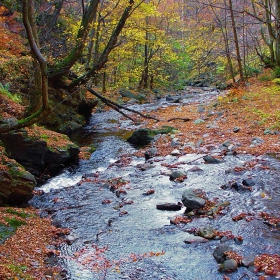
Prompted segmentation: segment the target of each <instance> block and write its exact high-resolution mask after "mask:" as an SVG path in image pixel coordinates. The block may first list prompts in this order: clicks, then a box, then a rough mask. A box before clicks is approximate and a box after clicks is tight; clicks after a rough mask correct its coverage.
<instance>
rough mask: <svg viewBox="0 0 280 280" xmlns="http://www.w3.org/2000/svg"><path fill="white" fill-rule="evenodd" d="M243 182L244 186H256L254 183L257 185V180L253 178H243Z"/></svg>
mask: <svg viewBox="0 0 280 280" xmlns="http://www.w3.org/2000/svg"><path fill="white" fill-rule="evenodd" d="M242 184H243V185H244V186H248V187H251V186H254V185H255V182H254V180H252V179H244V180H242Z"/></svg>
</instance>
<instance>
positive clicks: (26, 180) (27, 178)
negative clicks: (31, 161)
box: [0, 146, 36, 206]
mask: <svg viewBox="0 0 280 280" xmlns="http://www.w3.org/2000/svg"><path fill="white" fill-rule="evenodd" d="M35 185H36V180H35V178H34V176H33V175H32V174H30V173H29V172H28V171H26V170H25V169H24V167H23V166H21V165H20V164H18V163H17V162H16V161H15V160H12V159H10V158H8V157H7V155H6V153H5V151H4V148H3V147H1V146H0V206H3V205H16V206H19V205H22V204H24V203H26V202H28V201H29V200H30V199H31V198H32V196H33V189H34V187H35Z"/></svg>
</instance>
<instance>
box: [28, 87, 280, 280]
mask: <svg viewBox="0 0 280 280" xmlns="http://www.w3.org/2000/svg"><path fill="white" fill-rule="evenodd" d="M217 94H218V92H216V91H213V90H212V91H211V90H204V91H201V92H199V93H190V92H188V94H186V95H185V96H183V103H184V102H185V103H191V102H200V103H203V102H208V101H209V100H211V98H213V97H215V96H217ZM163 106H174V103H172V100H170V101H166V99H162V100H157V101H155V103H154V104H143V105H133V106H132V108H135V109H137V110H146V111H148V110H152V109H156V108H159V107H163ZM176 106H177V105H176ZM119 119H120V115H119V114H118V113H117V112H114V111H100V112H96V113H95V114H94V115H93V116H92V118H91V120H90V122H89V123H88V125H87V126H86V127H85V128H84V129H83V130H82V131H79V132H77V133H76V134H75V135H73V139H72V140H73V141H76V142H78V143H79V144H80V145H89V144H95V145H96V147H97V149H96V151H95V152H94V153H93V154H92V156H91V158H90V160H83V161H81V162H80V164H79V165H78V166H76V167H72V168H70V169H67V170H65V171H64V172H63V173H62V174H60V175H58V176H57V177H55V178H53V179H51V180H49V181H48V182H47V183H46V184H45V185H43V186H41V187H40V188H39V189H41V190H43V191H44V193H43V194H42V195H40V196H35V197H34V198H33V199H32V200H31V201H30V204H31V205H32V206H34V207H37V208H39V209H40V210H41V215H42V216H48V215H50V216H51V218H52V220H53V223H54V224H55V225H56V226H59V227H62V228H69V229H70V234H69V235H68V236H66V241H67V242H66V244H63V245H61V247H60V248H58V249H59V250H60V255H59V256H57V257H56V259H55V262H56V263H57V265H59V266H60V267H61V268H62V269H63V270H65V279H69V280H70V279H71V280H87V279H88V280H90V279H143V280H144V279H145V280H146V279H154V280H157V279H164V280H171V279H172V280H202V279H203V280H213V279H214V280H219V279H221V280H222V279H224V275H227V276H228V277H229V278H230V279H231V280H239V279H243V280H244V279H256V280H257V279H259V276H260V275H262V273H256V272H255V271H254V267H253V266H251V267H250V266H249V267H245V266H241V267H239V268H238V269H237V271H234V272H232V273H221V272H219V271H218V268H219V264H218V263H217V262H216V260H215V258H214V257H213V251H214V250H215V248H216V247H217V246H218V245H219V244H221V243H226V244H229V245H230V246H231V247H232V248H233V250H234V251H236V252H238V253H239V254H240V255H242V256H244V257H245V256H246V257H250V256H256V255H259V254H263V253H268V254H278V253H279V252H280V230H279V228H278V227H277V226H274V227H272V226H271V225H268V224H267V223H265V222H264V220H263V219H261V218H260V217H259V216H258V215H257V214H260V213H261V212H266V213H269V214H270V215H272V216H275V217H279V212H280V211H279V210H280V209H279V201H280V189H279V182H280V172H279V170H280V163H279V161H278V160H277V159H274V158H272V157H268V156H259V157H255V156H251V155H228V156H225V158H224V161H223V162H221V163H219V164H205V161H204V160H203V158H202V156H203V155H201V154H186V155H181V156H172V155H168V156H166V157H161V156H155V157H153V158H151V159H149V160H148V161H145V158H144V155H143V157H136V156H133V153H134V152H135V148H134V147H133V146H131V145H130V144H129V143H128V142H127V141H126V139H127V137H128V136H129V134H131V132H130V130H135V129H137V128H139V127H141V126H135V125H133V124H132V122H130V121H129V120H122V121H120V120H119ZM142 126H144V125H143V124H142ZM160 137H166V136H164V135H162V136H160ZM253 161H254V162H257V164H255V165H254V166H253V167H252V168H251V169H249V170H247V169H246V170H244V171H243V172H234V168H235V167H241V166H244V164H245V163H246V162H253ZM170 166H176V169H179V170H183V171H184V172H185V173H186V174H187V178H186V179H185V180H183V181H182V182H175V181H171V180H170V172H171V171H172V168H171V167H170ZM243 180H251V181H253V182H254V185H253V186H252V189H251V190H241V191H240V190H237V189H234V188H231V187H227V186H228V184H229V182H234V181H235V182H237V183H238V184H241V182H242V181H243ZM222 186H223V187H222ZM187 188H193V189H196V190H198V189H199V190H203V192H204V193H205V195H206V197H207V199H209V200H211V201H213V200H216V201H218V202H226V204H227V205H228V206H227V207H225V209H223V211H222V213H220V214H219V215H217V216H216V217H215V218H211V217H209V216H207V215H205V217H200V218H197V219H193V220H192V222H190V223H187V224H177V225H175V224H171V223H170V221H171V220H172V219H174V217H175V216H177V215H183V214H184V211H185V207H182V209H181V210H179V211H161V210H158V209H157V208H156V205H157V204H162V203H178V202H181V199H182V193H183V191H184V190H185V189H187ZM150 190H153V193H151V194H150V195H145V194H147V192H148V191H150ZM241 213H254V214H255V216H254V218H252V219H250V220H246V219H240V220H239V221H237V222H234V221H233V220H232V218H233V217H235V216H237V215H239V214H241ZM195 228H214V229H217V230H219V231H224V232H225V231H231V232H232V234H233V235H234V236H242V239H243V242H236V240H234V239H230V238H228V239H227V238H222V239H221V240H209V241H208V242H206V243H196V242H194V243H192V244H188V243H185V242H184V240H186V239H188V238H190V236H192V234H191V233H190V232H191V230H192V229H195ZM269 279H274V278H272V277H271V278H269ZM275 279H276V278H275Z"/></svg>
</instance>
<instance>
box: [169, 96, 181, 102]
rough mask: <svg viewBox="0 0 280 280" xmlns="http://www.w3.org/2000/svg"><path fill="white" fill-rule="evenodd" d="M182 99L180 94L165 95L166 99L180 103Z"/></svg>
mask: <svg viewBox="0 0 280 280" xmlns="http://www.w3.org/2000/svg"><path fill="white" fill-rule="evenodd" d="M181 100H182V97H181V96H166V101H168V102H172V103H180V102H181Z"/></svg>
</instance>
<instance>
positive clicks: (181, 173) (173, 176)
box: [170, 170, 186, 181]
mask: <svg viewBox="0 0 280 280" xmlns="http://www.w3.org/2000/svg"><path fill="white" fill-rule="evenodd" d="M183 176H186V173H185V172H184V171H181V170H174V171H172V172H171V174H170V180H171V181H174V180H176V179H178V178H181V177H183Z"/></svg>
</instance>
